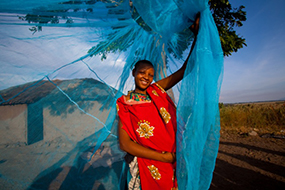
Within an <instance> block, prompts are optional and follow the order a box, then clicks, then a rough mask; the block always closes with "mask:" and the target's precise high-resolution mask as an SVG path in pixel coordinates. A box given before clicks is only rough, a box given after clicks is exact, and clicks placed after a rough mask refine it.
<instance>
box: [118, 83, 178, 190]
mask: <svg viewBox="0 0 285 190" xmlns="http://www.w3.org/2000/svg"><path fill="white" fill-rule="evenodd" d="M147 93H148V94H149V96H150V99H151V101H139V102H138V101H134V100H132V99H130V100H128V101H127V100H126V97H125V96H122V97H120V98H119V99H118V100H117V110H118V115H119V117H120V120H121V122H122V124H123V126H122V128H123V129H124V130H125V131H126V132H127V133H128V135H129V136H130V138H131V139H132V140H133V141H135V142H137V143H138V144H140V145H142V146H144V147H147V148H150V149H153V150H156V151H158V152H162V151H167V152H176V144H175V142H176V141H175V134H176V127H177V125H176V109H175V105H174V103H173V102H172V100H171V98H170V97H169V96H168V95H167V93H166V92H165V91H164V90H163V89H162V88H161V87H160V86H159V85H158V84H156V83H154V84H152V85H150V86H149V87H148V89H147ZM138 166H139V172H140V180H141V188H142V189H169V190H171V189H172V188H173V189H175V188H176V187H177V182H176V177H175V169H176V164H175V163H165V162H160V161H156V160H150V159H146V158H139V157H138Z"/></svg>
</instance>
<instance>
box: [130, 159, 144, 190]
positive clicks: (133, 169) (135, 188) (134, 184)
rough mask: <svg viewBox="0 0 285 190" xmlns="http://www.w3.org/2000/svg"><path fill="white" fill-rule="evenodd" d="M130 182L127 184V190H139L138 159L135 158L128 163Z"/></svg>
mask: <svg viewBox="0 0 285 190" xmlns="http://www.w3.org/2000/svg"><path fill="white" fill-rule="evenodd" d="M129 168H130V174H131V180H130V181H129V183H128V189H129V190H140V189H141V188H140V175H139V167H138V159H137V157H136V156H135V157H134V159H133V161H131V163H129Z"/></svg>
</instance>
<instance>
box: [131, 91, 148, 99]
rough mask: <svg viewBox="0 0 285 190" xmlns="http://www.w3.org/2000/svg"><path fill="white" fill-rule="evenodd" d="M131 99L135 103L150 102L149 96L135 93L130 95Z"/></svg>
mask: <svg viewBox="0 0 285 190" xmlns="http://www.w3.org/2000/svg"><path fill="white" fill-rule="evenodd" d="M130 99H132V100H135V101H150V97H149V95H147V94H140V93H136V92H134V91H132V92H131V93H130Z"/></svg>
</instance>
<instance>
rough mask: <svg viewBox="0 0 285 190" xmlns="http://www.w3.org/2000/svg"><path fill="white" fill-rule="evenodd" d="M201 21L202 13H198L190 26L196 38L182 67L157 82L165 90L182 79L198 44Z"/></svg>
mask: <svg viewBox="0 0 285 190" xmlns="http://www.w3.org/2000/svg"><path fill="white" fill-rule="evenodd" d="M199 21H200V14H199V13H198V14H197V16H196V20H195V22H194V23H193V24H192V25H191V26H190V30H191V31H192V32H193V33H194V35H195V38H194V41H193V43H192V46H191V49H190V52H189V54H188V56H187V59H186V60H185V62H184V64H183V65H182V67H181V68H180V69H179V70H177V71H176V72H175V73H173V74H171V75H169V76H168V77H166V78H164V79H161V80H159V81H157V82H156V83H157V84H158V85H159V86H161V87H162V88H163V89H164V90H168V89H170V88H172V87H173V86H174V85H176V84H177V83H178V82H179V81H181V80H182V78H183V76H184V72H185V69H186V66H187V63H188V60H189V57H190V55H191V53H192V51H193V48H194V46H195V44H196V40H197V34H198V30H199Z"/></svg>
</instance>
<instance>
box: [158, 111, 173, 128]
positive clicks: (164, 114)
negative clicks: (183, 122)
mask: <svg viewBox="0 0 285 190" xmlns="http://www.w3.org/2000/svg"><path fill="white" fill-rule="evenodd" d="M159 113H160V115H161V116H162V118H163V120H164V122H165V123H166V124H167V123H168V122H169V121H170V119H171V116H170V114H169V113H168V112H167V111H166V109H165V108H164V107H161V108H160V109H159Z"/></svg>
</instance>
